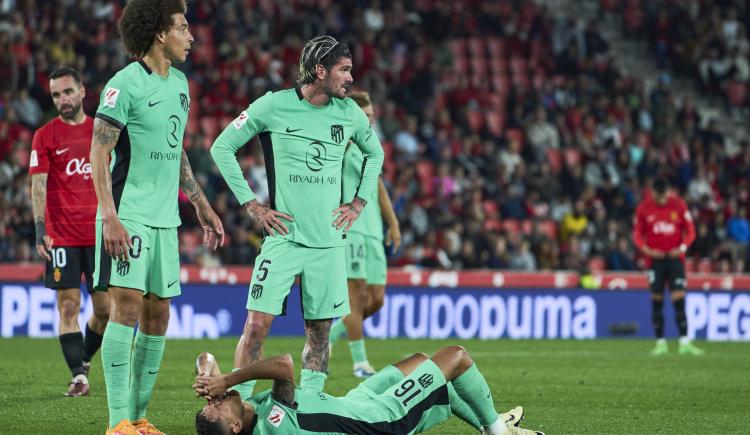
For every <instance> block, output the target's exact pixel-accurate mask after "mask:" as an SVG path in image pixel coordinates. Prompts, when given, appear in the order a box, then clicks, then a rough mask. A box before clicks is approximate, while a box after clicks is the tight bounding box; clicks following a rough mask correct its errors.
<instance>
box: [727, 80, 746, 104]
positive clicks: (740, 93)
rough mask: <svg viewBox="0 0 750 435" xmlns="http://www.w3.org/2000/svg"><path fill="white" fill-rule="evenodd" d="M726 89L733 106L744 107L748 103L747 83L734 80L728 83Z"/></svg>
mask: <svg viewBox="0 0 750 435" xmlns="http://www.w3.org/2000/svg"><path fill="white" fill-rule="evenodd" d="M724 91H725V92H726V94H727V98H728V99H729V104H730V105H732V106H733V107H744V106H746V105H747V85H746V84H745V83H742V82H739V81H736V80H732V81H729V82H727V83H726V86H725V88H724Z"/></svg>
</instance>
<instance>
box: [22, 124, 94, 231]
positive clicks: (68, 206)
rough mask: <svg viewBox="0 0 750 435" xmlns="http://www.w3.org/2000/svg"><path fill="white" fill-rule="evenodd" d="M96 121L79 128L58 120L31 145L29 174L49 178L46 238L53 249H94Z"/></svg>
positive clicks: (46, 128)
mask: <svg viewBox="0 0 750 435" xmlns="http://www.w3.org/2000/svg"><path fill="white" fill-rule="evenodd" d="M93 133H94V120H93V119H91V118H89V117H88V116H87V117H86V121H85V122H83V124H79V125H69V124H66V123H64V122H63V121H62V120H61V119H60V118H59V117H56V118H55V119H53V120H52V121H50V122H48V123H46V124H44V125H43V126H42V127H40V128H39V129H38V130H37V131H36V133H34V140H33V141H32V143H31V158H30V159H29V173H30V174H32V175H33V174H44V173H46V174H48V175H47V209H46V210H45V222H46V226H47V234H48V235H49V236H50V237H52V239H53V245H54V246H93V245H94V231H95V221H96V207H97V201H96V192H95V191H94V182H93V180H92V179H91V163H90V162H89V151H90V150H91V137H92V135H93Z"/></svg>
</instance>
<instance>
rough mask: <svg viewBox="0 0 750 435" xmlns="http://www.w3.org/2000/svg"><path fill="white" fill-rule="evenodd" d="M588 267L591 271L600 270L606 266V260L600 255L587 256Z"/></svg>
mask: <svg viewBox="0 0 750 435" xmlns="http://www.w3.org/2000/svg"><path fill="white" fill-rule="evenodd" d="M588 267H589V270H590V271H591V272H602V271H604V269H606V268H607V262H606V261H604V258H602V257H599V256H594V257H591V258H589V263H588Z"/></svg>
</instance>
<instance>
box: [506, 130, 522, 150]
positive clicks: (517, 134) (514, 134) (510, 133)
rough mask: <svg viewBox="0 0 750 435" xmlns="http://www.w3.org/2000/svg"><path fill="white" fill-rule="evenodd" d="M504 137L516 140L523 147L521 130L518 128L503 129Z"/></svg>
mask: <svg viewBox="0 0 750 435" xmlns="http://www.w3.org/2000/svg"><path fill="white" fill-rule="evenodd" d="M505 137H506V138H508V141H517V142H518V143H520V144H521V147H522V148H523V130H521V129H520V128H509V129H508V130H506V131H505Z"/></svg>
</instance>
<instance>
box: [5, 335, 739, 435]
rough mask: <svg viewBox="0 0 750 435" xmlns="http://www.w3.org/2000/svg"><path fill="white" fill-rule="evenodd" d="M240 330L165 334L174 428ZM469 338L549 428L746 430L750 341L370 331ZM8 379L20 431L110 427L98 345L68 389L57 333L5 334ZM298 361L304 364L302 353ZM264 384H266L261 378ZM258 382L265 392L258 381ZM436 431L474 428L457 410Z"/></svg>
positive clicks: (396, 345)
mask: <svg viewBox="0 0 750 435" xmlns="http://www.w3.org/2000/svg"><path fill="white" fill-rule="evenodd" d="M235 343H236V339H234V338H225V339H220V340H200V341H198V340H193V341H190V340H169V341H168V342H167V350H166V354H165V360H164V364H163V365H162V369H161V374H160V376H159V380H158V383H157V386H156V390H155V392H154V397H153V399H152V402H151V406H150V408H149V416H150V418H151V419H152V421H153V422H154V423H156V424H157V426H158V427H159V428H161V429H162V430H164V431H166V432H167V433H169V434H189V433H195V432H194V430H193V421H194V416H195V412H196V410H198V409H199V408H200V406H202V403H201V399H197V398H195V397H194V396H193V395H192V391H191V389H190V385H191V384H192V380H193V376H194V375H193V361H194V358H195V356H196V355H197V354H198V353H199V352H200V351H204V350H206V351H210V352H212V353H213V354H215V355H216V356H217V358H218V359H219V361H220V362H221V363H222V370H228V369H230V368H231V356H232V354H233V352H234V345H235ZM456 343H459V344H462V345H464V346H465V347H466V348H467V349H468V350H469V351H470V353H471V354H472V355H473V356H474V357H475V360H476V361H477V363H478V364H479V368H480V369H481V370H482V372H483V373H484V375H485V376H486V377H487V379H488V382H489V383H490V385H491V386H492V387H493V394H494V398H495V401H496V404H497V408H498V409H499V410H505V409H506V408H510V407H511V406H512V405H516V404H520V405H523V406H524V407H525V408H526V415H527V417H526V420H525V422H524V426H526V427H529V428H534V429H540V430H543V431H545V432H546V433H547V434H570V433H580V434H604V433H613V434H624V433H675V434H679V433H722V434H725V433H743V432H744V433H746V431H747V425H748V422H749V420H748V411H747V404H748V403H750V382H748V373H750V357H748V355H750V345H748V344H740V343H702V342H699V345H700V346H702V347H704V348H705V349H706V350H707V355H706V356H704V357H681V356H678V355H676V352H674V351H675V349H676V343H674V342H670V345H671V349H670V350H671V351H672V354H671V355H668V356H666V357H663V358H653V357H650V356H648V355H647V352H648V350H649V349H650V347H651V345H652V344H653V342H652V341H650V340H649V341H643V340H621V341H620V340H598V341H507V340H502V341H478V340H469V341H466V340H465V341H460V342H459V341H457V340H456V341H432V340H406V339H400V340H389V341H379V340H370V341H368V355H369V357H370V361H371V362H372V363H373V365H374V366H375V367H376V368H378V367H382V366H383V365H385V364H387V363H389V362H392V361H396V360H398V359H400V358H402V357H404V356H406V355H407V354H408V353H410V352H416V351H423V352H427V353H430V352H432V351H435V350H437V349H438V348H440V347H441V346H444V345H447V344H456ZM302 345H303V340H302V339H300V338H270V339H269V341H268V342H267V345H266V353H267V354H269V355H270V354H276V353H282V352H289V353H291V354H292V355H293V356H295V359H296V361H299V354H300V352H301V350H302ZM0 351H1V352H0V354H2V359H3V360H2V366H3V367H4V371H5V373H6V380H5V382H3V383H2V384H0V404H1V405H0V424H1V425H2V426H0V427H2V430H0V432H3V433H13V434H53V433H54V434H74V433H75V434H102V433H104V430H105V425H106V415H107V407H106V395H105V390H104V381H103V376H102V371H101V360H100V359H99V355H97V357H96V358H95V360H94V364H93V366H92V371H91V384H92V395H91V396H89V397H86V398H66V397H63V392H64V391H65V388H66V384H67V382H68V381H69V374H68V373H67V368H66V367H65V364H64V361H63V358H62V355H61V352H60V345H59V343H58V341H57V340H49V339H28V338H14V339H2V340H0ZM297 365H298V366H299V364H298V363H297ZM350 367H351V363H350V357H349V352H348V348H347V347H346V344H345V341H342V342H340V343H339V344H338V345H337V347H336V349H335V351H334V355H333V358H332V359H331V376H330V378H329V380H328V382H327V384H326V391H327V392H329V393H331V394H342V393H344V392H345V391H346V390H348V389H349V388H351V387H353V386H354V385H356V383H357V380H356V379H355V378H354V377H352V375H351V370H350ZM266 385H268V384H261V387H263V388H265V386H266ZM256 391H258V390H257V389H256ZM431 433H433V434H461V433H476V432H473V431H471V430H470V429H469V427H468V426H466V425H465V424H464V423H462V422H461V421H460V420H458V419H456V418H453V419H452V420H451V421H449V422H448V423H446V424H445V425H443V426H440V427H439V428H438V429H436V430H433V431H432V432H431Z"/></svg>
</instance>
